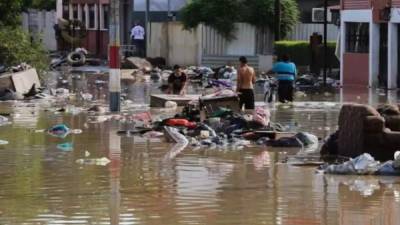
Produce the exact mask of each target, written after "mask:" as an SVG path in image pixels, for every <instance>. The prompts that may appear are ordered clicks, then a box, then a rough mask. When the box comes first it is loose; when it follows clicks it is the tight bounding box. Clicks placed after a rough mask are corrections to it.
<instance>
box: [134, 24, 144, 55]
mask: <svg viewBox="0 0 400 225" xmlns="http://www.w3.org/2000/svg"><path fill="white" fill-rule="evenodd" d="M131 40H132V45H134V46H135V47H136V53H137V56H139V57H144V56H145V54H144V50H145V31H144V28H143V27H142V26H140V25H139V23H137V22H136V23H135V26H134V27H133V28H132V29H131Z"/></svg>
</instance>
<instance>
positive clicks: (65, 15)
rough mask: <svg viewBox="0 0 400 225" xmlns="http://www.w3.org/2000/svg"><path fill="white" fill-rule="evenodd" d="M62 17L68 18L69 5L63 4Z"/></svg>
mask: <svg viewBox="0 0 400 225" xmlns="http://www.w3.org/2000/svg"><path fill="white" fill-rule="evenodd" d="M63 18H64V19H69V6H68V5H63Z"/></svg>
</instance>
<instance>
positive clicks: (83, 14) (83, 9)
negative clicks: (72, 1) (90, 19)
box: [81, 5, 86, 24]
mask: <svg viewBox="0 0 400 225" xmlns="http://www.w3.org/2000/svg"><path fill="white" fill-rule="evenodd" d="M81 8H82V23H83V24H86V7H85V5H82V6H81Z"/></svg>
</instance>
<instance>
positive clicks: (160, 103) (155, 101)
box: [150, 94, 200, 108]
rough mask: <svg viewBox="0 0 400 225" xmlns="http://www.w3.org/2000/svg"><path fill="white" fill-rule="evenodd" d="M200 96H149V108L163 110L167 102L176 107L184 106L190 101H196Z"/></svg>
mask: <svg viewBox="0 0 400 225" xmlns="http://www.w3.org/2000/svg"><path fill="white" fill-rule="evenodd" d="M199 97H200V95H166V94H161V95H151V96H150V107H159V108H164V107H165V103H166V102H168V101H173V102H176V104H177V105H178V106H185V105H187V104H188V103H189V102H191V101H197V100H198V99H199Z"/></svg>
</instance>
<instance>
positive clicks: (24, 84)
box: [0, 68, 40, 94]
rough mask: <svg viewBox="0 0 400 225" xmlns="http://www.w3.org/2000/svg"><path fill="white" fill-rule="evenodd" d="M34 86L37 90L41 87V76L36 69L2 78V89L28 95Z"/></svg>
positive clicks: (0, 86) (5, 75)
mask: <svg viewBox="0 0 400 225" xmlns="http://www.w3.org/2000/svg"><path fill="white" fill-rule="evenodd" d="M33 85H35V87H36V88H39V87H40V80H39V76H38V74H37V72H36V69H34V68H32V69H28V70H25V71H21V72H17V73H8V74H7V73H6V74H4V75H2V76H1V77H0V89H10V90H13V91H15V92H18V93H21V94H26V93H28V92H29V90H30V89H31V88H32V86H33Z"/></svg>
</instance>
